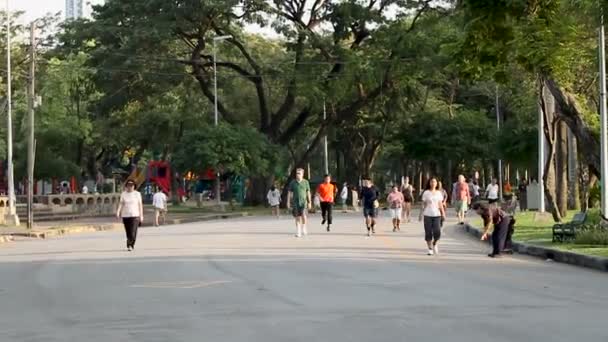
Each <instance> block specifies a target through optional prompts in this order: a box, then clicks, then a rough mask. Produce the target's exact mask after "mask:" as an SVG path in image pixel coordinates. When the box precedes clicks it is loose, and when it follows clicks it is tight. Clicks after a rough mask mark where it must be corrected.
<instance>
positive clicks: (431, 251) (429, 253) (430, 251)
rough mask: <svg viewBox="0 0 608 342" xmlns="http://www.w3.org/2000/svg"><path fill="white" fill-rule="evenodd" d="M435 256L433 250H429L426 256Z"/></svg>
mask: <svg viewBox="0 0 608 342" xmlns="http://www.w3.org/2000/svg"><path fill="white" fill-rule="evenodd" d="M433 254H434V253H433V250H432V249H429V251H428V252H427V253H426V255H433Z"/></svg>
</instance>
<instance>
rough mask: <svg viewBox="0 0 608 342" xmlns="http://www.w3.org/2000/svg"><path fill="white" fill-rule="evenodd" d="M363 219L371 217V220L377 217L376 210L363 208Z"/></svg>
mask: <svg viewBox="0 0 608 342" xmlns="http://www.w3.org/2000/svg"><path fill="white" fill-rule="evenodd" d="M363 217H371V218H376V217H378V209H376V208H366V207H363Z"/></svg>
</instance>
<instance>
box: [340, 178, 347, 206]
mask: <svg viewBox="0 0 608 342" xmlns="http://www.w3.org/2000/svg"><path fill="white" fill-rule="evenodd" d="M340 199H341V200H342V212H346V201H347V200H348V183H344V185H343V186H342V191H341V192H340Z"/></svg>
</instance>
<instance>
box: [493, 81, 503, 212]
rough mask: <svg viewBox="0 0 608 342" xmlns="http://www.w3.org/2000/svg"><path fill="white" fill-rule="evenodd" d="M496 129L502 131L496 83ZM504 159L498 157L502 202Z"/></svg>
mask: <svg viewBox="0 0 608 342" xmlns="http://www.w3.org/2000/svg"><path fill="white" fill-rule="evenodd" d="M495 93H496V129H497V130H498V131H499V132H500V108H499V107H498V106H499V103H498V84H497V85H496V90H495ZM502 195H503V194H502V159H498V198H500V201H501V202H502V199H503V197H502Z"/></svg>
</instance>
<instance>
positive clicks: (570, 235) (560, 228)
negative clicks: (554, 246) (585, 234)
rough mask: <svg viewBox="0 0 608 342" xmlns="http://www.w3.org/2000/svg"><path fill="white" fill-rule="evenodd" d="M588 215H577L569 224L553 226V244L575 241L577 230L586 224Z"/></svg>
mask: <svg viewBox="0 0 608 342" xmlns="http://www.w3.org/2000/svg"><path fill="white" fill-rule="evenodd" d="M585 220H587V213H583V212H580V213H577V214H576V215H574V217H573V218H572V221H570V222H568V223H558V224H556V225H554V226H553V242H556V241H557V242H564V241H567V240H574V238H575V237H576V229H577V228H579V227H580V226H581V225H583V224H584V223H585Z"/></svg>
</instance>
